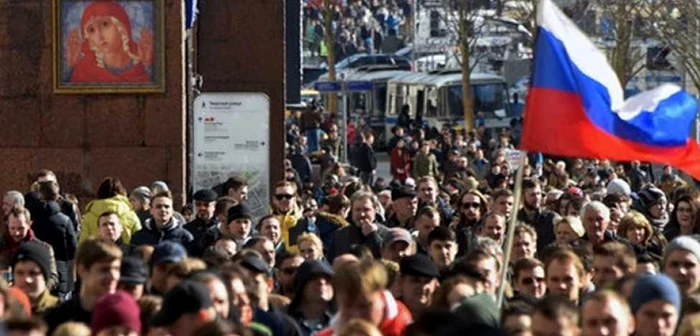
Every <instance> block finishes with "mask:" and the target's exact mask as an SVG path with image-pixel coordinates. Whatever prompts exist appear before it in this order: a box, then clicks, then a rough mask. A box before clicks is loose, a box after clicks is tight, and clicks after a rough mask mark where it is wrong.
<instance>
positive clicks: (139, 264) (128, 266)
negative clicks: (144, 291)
mask: <svg viewBox="0 0 700 336" xmlns="http://www.w3.org/2000/svg"><path fill="white" fill-rule="evenodd" d="M119 272H120V273H121V275H120V276H119V282H121V283H125V284H128V285H142V284H145V283H146V278H147V277H148V273H147V272H146V265H144V263H143V261H141V259H139V258H135V257H124V259H122V267H121V269H120V271H119Z"/></svg>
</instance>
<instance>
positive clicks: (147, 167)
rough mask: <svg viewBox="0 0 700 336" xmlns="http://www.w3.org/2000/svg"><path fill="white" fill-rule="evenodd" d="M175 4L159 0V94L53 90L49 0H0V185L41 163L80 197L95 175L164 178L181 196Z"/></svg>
mask: <svg viewBox="0 0 700 336" xmlns="http://www.w3.org/2000/svg"><path fill="white" fill-rule="evenodd" d="M182 2H183V1H181V0H164V3H165V18H166V25H165V53H166V57H165V63H166V66H165V74H166V90H167V91H166V93H165V94H147V95H134V94H129V95H54V94H53V93H52V57H53V56H52V38H51V37H52V29H53V28H52V24H51V22H52V1H51V0H0V128H2V132H0V134H1V135H0V192H4V191H7V190H10V189H18V190H26V189H27V188H28V186H29V183H30V182H31V176H32V174H34V173H35V172H36V171H38V170H39V169H41V168H48V169H51V170H53V171H55V172H56V174H57V175H58V179H59V182H60V184H61V187H62V189H63V191H64V192H70V193H75V194H77V195H79V196H80V197H82V198H85V197H89V196H90V195H92V194H94V191H95V189H96V188H97V186H98V185H99V183H100V182H101V180H102V178H104V177H105V176H115V177H118V178H120V179H121V180H122V182H123V183H124V185H125V186H126V187H127V188H128V189H131V188H133V187H135V186H138V185H145V184H150V183H151V182H152V181H154V180H157V179H160V180H165V181H167V182H168V183H169V184H170V185H171V187H172V188H173V191H174V192H175V194H176V195H177V197H178V198H179V199H181V198H182V196H183V190H184V186H185V148H186V146H185V143H186V142H185V110H184V93H183V83H182V81H183V78H184V67H183V57H182V54H183V50H182V48H183V43H182V39H183V36H182V29H181V27H182V14H181V10H182V8H181V3H182ZM233 2H236V1H233Z"/></svg>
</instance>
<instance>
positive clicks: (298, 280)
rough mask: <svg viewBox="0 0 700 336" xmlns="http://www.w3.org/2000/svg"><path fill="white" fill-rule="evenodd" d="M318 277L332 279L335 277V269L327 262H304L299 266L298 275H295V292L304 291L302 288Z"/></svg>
mask: <svg viewBox="0 0 700 336" xmlns="http://www.w3.org/2000/svg"><path fill="white" fill-rule="evenodd" d="M317 275H322V276H325V277H328V278H331V277H332V276H333V268H332V267H331V265H329V264H328V262H326V261H325V260H306V261H304V262H303V263H302V264H301V265H299V268H298V269H297V272H296V274H294V288H295V291H297V292H298V291H299V290H303V288H302V287H303V286H304V285H306V283H307V282H309V280H311V279H312V278H313V277H314V276H317Z"/></svg>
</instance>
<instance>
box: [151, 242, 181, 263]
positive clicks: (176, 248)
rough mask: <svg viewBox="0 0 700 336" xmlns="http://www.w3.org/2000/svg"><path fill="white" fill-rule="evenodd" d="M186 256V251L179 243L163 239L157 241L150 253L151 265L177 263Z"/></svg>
mask: <svg viewBox="0 0 700 336" xmlns="http://www.w3.org/2000/svg"><path fill="white" fill-rule="evenodd" d="M185 258H187V251H186V250H185V248H184V247H183V246H182V245H180V244H179V243H176V242H172V241H164V242H160V243H158V245H156V247H155V248H154V249H153V254H152V255H151V265H157V264H162V263H178V262H181V261H183V260H185Z"/></svg>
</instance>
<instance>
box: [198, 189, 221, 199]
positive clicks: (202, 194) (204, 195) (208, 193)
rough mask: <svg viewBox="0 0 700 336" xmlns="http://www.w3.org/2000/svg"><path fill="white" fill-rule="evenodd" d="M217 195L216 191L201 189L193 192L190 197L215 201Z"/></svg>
mask: <svg viewBox="0 0 700 336" xmlns="http://www.w3.org/2000/svg"><path fill="white" fill-rule="evenodd" d="M217 197H219V195H217V194H216V191H214V190H211V189H201V190H198V191H197V192H196V193H194V196H193V197H192V198H194V200H195V201H203V202H213V201H216V198H217Z"/></svg>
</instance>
